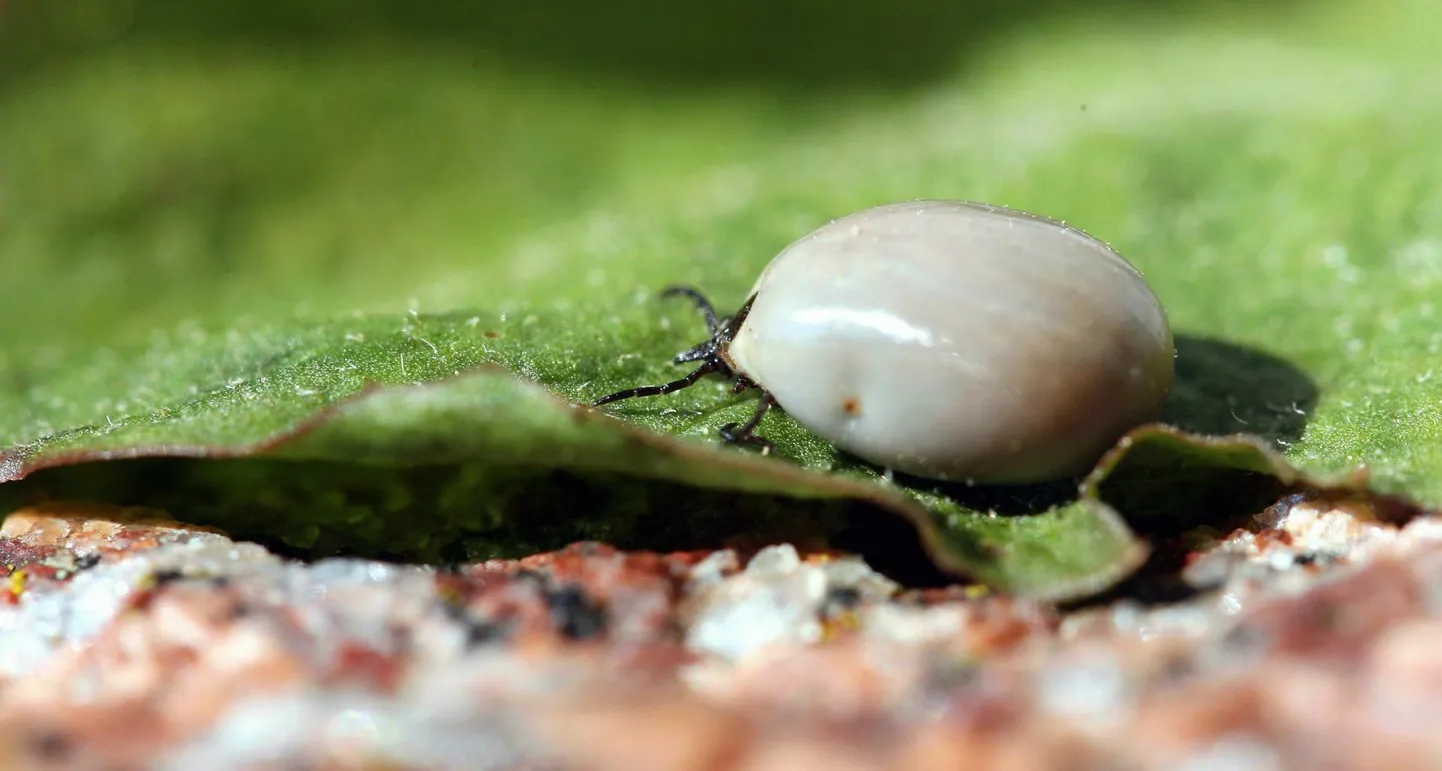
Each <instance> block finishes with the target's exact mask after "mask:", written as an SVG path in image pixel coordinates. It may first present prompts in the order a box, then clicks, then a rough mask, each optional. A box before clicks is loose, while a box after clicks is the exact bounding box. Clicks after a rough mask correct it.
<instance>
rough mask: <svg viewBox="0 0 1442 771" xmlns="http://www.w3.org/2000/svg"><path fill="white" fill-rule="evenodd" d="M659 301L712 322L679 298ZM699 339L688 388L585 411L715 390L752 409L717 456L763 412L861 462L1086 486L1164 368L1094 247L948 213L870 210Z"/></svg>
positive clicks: (1105, 257) (1057, 231)
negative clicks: (1086, 475)
mask: <svg viewBox="0 0 1442 771" xmlns="http://www.w3.org/2000/svg"><path fill="white" fill-rule="evenodd" d="M672 291H673V292H685V293H689V294H691V295H692V296H693V297H695V298H696V299H697V301H698V303H699V304H701V305H702V307H703V310H706V311H707V313H708V316H709V317H713V318H714V312H712V311H710V310H709V307H710V306H709V304H708V303H705V301H704V299H703V298H700V296H699V295H697V294H696V293H695V292H694V290H672ZM711 327H712V339H711V340H709V341H707V342H706V343H702V344H701V345H699V346H697V347H696V348H694V349H692V350H691V351H688V352H686V353H683V354H681V355H680V356H678V357H677V362H678V363H680V362H683V361H700V362H702V364H701V366H700V368H699V369H698V370H697V372H693V373H692V374H693V375H694V377H692V376H688V377H687V378H683V379H682V380H679V381H676V382H675V383H672V384H668V385H667V386H657V387H651V388H649V389H632V391H626V392H622V393H620V394H613V395H612V396H610V397H606V398H605V399H602V400H600V401H599V402H597V403H598V404H603V403H607V402H609V401H615V400H616V399H619V398H627V397H629V396H640V395H650V394H652V393H665V392H669V391H670V390H675V389H676V388H680V387H685V386H686V385H690V384H691V383H694V382H695V380H696V379H699V378H700V377H701V376H702V375H705V374H709V373H712V372H715V373H719V374H721V375H724V376H728V377H732V378H735V379H736V382H737V390H738V391H739V390H744V389H746V388H748V387H752V386H754V387H757V388H759V389H761V390H762V391H763V395H762V401H761V402H760V403H759V404H758V410H757V413H756V415H755V419H754V420H752V421H750V422H749V423H748V424H747V425H746V426H744V427H741V428H738V427H736V426H728V427H727V428H726V429H725V430H723V435H727V436H728V438H729V439H732V440H748V439H751V438H752V436H753V435H752V432H753V431H754V430H755V428H756V426H757V425H759V424H760V422H761V417H762V416H763V415H764V413H765V410H766V408H767V407H768V406H770V404H772V403H774V404H776V405H778V406H780V407H781V408H782V409H784V410H785V411H786V412H788V413H790V414H791V416H792V417H794V418H795V419H796V420H797V421H798V422H799V423H801V424H802V425H803V426H805V427H806V428H807V429H809V430H811V431H812V432H814V433H815V434H817V435H818V436H820V437H822V438H823V439H826V440H827V441H829V442H831V443H833V444H834V445H836V446H837V447H838V448H840V449H842V450H845V451H847V452H849V453H851V454H853V455H855V456H857V457H859V458H862V459H863V460H866V461H869V462H871V463H874V464H877V465H880V466H884V467H887V468H890V469H894V470H896V471H901V472H904V473H908V474H913V475H917V476H922V477H928V478H935V479H948V480H958V481H960V480H968V481H974V482H977V483H1022V482H1039V481H1046V480H1053V479H1060V478H1064V477H1067V476H1071V475H1075V474H1079V473H1082V472H1084V471H1086V470H1087V469H1088V468H1089V467H1090V466H1091V464H1093V463H1094V462H1095V461H1096V460H1097V458H1098V457H1099V456H1100V455H1101V454H1102V453H1103V452H1105V451H1106V449H1107V448H1108V447H1109V446H1111V445H1112V444H1113V443H1114V442H1115V441H1116V440H1117V439H1118V438H1119V437H1120V436H1121V435H1122V434H1123V433H1125V432H1126V431H1127V430H1128V429H1130V428H1132V427H1134V426H1136V425H1137V424H1139V423H1142V422H1145V421H1147V420H1149V419H1151V418H1152V417H1154V416H1155V415H1156V413H1157V412H1158V411H1159V410H1160V408H1161V405H1162V403H1163V401H1165V399H1166V396H1167V393H1168V391H1169V390H1170V388H1171V384H1172V378H1173V360H1174V357H1175V352H1174V347H1173V341H1172V334H1171V330H1170V327H1169V325H1168V322H1167V318H1166V314H1165V312H1164V311H1163V309H1162V307H1161V304H1160V303H1159V302H1158V300H1157V298H1156V296H1155V295H1154V294H1153V293H1152V291H1151V289H1150V288H1149V287H1148V286H1147V284H1146V282H1145V281H1144V280H1143V279H1142V276H1141V274H1140V273H1138V272H1137V271H1136V269H1135V268H1133V267H1132V266H1131V265H1130V264H1128V263H1127V262H1126V261H1125V260H1124V259H1122V257H1121V256H1120V255H1118V254H1117V253H1116V252H1114V251H1112V250H1111V249H1110V248H1109V247H1108V246H1107V245H1106V244H1104V243H1102V242H1101V241H1099V240H1097V239H1095V238H1092V237H1091V236H1089V235H1087V234H1085V233H1083V232H1081V231H1079V230H1076V229H1075V228H1071V227H1068V226H1065V225H1062V224H1061V223H1058V222H1056V221H1053V220H1050V219H1046V218H1044V217H1039V216H1036V215H1031V214H1026V213H1024V212H1019V211H1015V210H1011V209H1006V208H1002V207H997V206H989V205H985V204H977V203H967V202H956V201H914V202H908V203H899V204H890V205H886V206H879V207H876V208H873V209H867V210H865V211H861V212H858V213H856V214H852V215H850V216H847V217H842V218H841V219H837V220H834V221H832V222H830V223H828V224H826V225H824V226H822V227H821V228H820V229H818V230H816V231H814V232H812V233H810V234H809V235H807V236H805V237H803V238H801V239H800V240H798V241H796V242H795V243H793V244H791V245H790V246H788V247H787V248H786V249H785V250H783V251H782V252H781V253H780V254H779V255H777V257H776V258H775V259H774V260H772V262H771V264H770V265H768V266H767V268H766V269H765V270H764V271H763V272H762V274H761V276H760V277H759V278H758V279H757V281H756V284H755V286H754V287H753V288H752V290H751V294H750V296H749V298H748V300H747V302H746V304H745V305H744V306H743V308H742V310H741V311H740V312H738V313H737V314H736V315H735V316H734V317H731V318H727V319H723V320H719V321H716V322H715V323H713V324H712V325H711ZM698 373H699V374H698ZM662 389H665V390H662ZM643 392H644V393H643ZM753 441H754V440H753Z"/></svg>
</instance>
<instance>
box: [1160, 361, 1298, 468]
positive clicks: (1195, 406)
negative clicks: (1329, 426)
mask: <svg viewBox="0 0 1442 771" xmlns="http://www.w3.org/2000/svg"><path fill="white" fill-rule="evenodd" d="M1176 347H1177V365H1176V366H1177V370H1176V372H1177V374H1176V381H1175V383H1174V384H1173V386H1172V393H1171V397H1170V398H1169V399H1168V400H1167V403H1166V405H1165V406H1164V407H1163V409H1162V416H1161V420H1162V422H1164V423H1168V424H1171V425H1173V426H1176V427H1177V428H1180V429H1183V430H1186V431H1191V432H1193V433H1198V434H1213V435H1226V434H1240V433H1245V434H1254V435H1256V436H1259V437H1261V438H1263V439H1266V440H1267V441H1269V442H1271V443H1273V444H1274V445H1278V446H1280V447H1286V446H1287V445H1290V444H1291V443H1293V442H1295V441H1297V440H1298V439H1300V438H1301V437H1302V433H1303V432H1304V431H1305V430H1306V428H1307V419H1308V417H1310V415H1311V414H1312V410H1313V408H1315V407H1316V404H1317V396H1318V390H1317V385H1316V383H1315V382H1314V381H1313V380H1312V379H1311V378H1310V377H1309V376H1308V375H1307V373H1305V372H1303V371H1302V370H1301V369H1300V368H1298V367H1297V366H1296V365H1294V364H1292V363H1290V362H1288V361H1286V360H1285V359H1282V358H1279V357H1277V356H1274V355H1272V354H1270V353H1267V352H1265V351H1262V350H1260V349H1257V348H1253V347H1249V346H1245V345H1240V344H1238V343H1233V342H1228V341H1224V340H1218V339H1215V338H1208V337H1201V336H1198V335H1189V334H1181V335H1177V338H1176Z"/></svg>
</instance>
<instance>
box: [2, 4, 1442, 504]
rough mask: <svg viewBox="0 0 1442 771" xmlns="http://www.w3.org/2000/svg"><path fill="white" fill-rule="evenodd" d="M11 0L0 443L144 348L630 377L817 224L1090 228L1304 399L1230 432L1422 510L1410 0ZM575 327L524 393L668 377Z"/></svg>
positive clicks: (1433, 386)
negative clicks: (968, 205)
mask: <svg viewBox="0 0 1442 771" xmlns="http://www.w3.org/2000/svg"><path fill="white" fill-rule="evenodd" d="M0 8H3V10H0V25H3V27H0V330H3V332H0V334H3V335H4V339H3V342H0V385H4V386H5V388H4V389H3V392H4V393H5V394H8V396H7V397H6V398H7V399H9V401H0V405H8V406H6V407H5V409H6V410H8V411H9V413H10V419H9V420H8V421H7V424H8V423H13V425H7V428H8V435H9V436H10V437H12V438H14V439H15V440H33V439H36V438H39V437H40V436H42V435H44V434H45V433H46V432H48V431H51V430H57V429H63V428H64V427H66V426H70V425H85V424H91V425H99V426H106V425H108V424H109V423H110V421H111V420H114V421H121V420H122V419H124V418H125V416H126V413H127V409H128V410H129V411H130V412H132V413H135V414H136V415H140V414H142V413H145V412H146V411H149V410H155V409H158V408H159V407H160V406H164V405H167V404H171V403H173V402H175V401H176V400H177V399H179V398H180V397H181V396H183V389H182V388H181V386H180V385H174V387H173V388H172V389H171V391H169V392H166V393H164V394H161V395H160V396H153V397H149V398H147V399H141V398H140V397H138V396H136V397H135V398H130V397H132V396H134V394H126V393H120V394H119V395H118V396H115V395H109V394H107V384H108V383H110V382H113V381H114V379H115V377H116V375H115V374H114V373H115V372H117V371H123V370H124V366H123V365H122V364H115V360H119V361H121V362H124V361H127V360H128V359H126V358H125V357H127V356H135V354H134V353H133V351H132V352H131V353H125V352H124V351H125V350H131V349H124V348H122V347H120V346H118V345H117V341H120V340H124V339H128V340H132V341H139V343H138V344H140V345H144V343H145V341H146V339H147V336H149V335H151V334H152V331H153V330H169V331H170V332H169V334H171V335H172V337H170V338H168V340H169V345H170V346H171V348H164V346H160V347H158V348H157V350H160V349H164V350H165V351H167V353H166V354H165V355H166V356H169V355H170V353H169V351H172V350H173V349H174V348H175V347H180V348H183V343H181V342H177V341H183V340H185V339H187V337H186V335H188V334H189V332H188V331H187V330H193V329H196V328H198V325H206V326H209V327H211V328H217V329H221V330H226V329H230V330H233V332H232V334H234V335H238V336H239V337H237V340H236V343H237V347H239V348H241V349H242V350H243V349H244V346H243V345H240V342H241V341H243V340H244V339H246V338H245V337H244V334H245V333H244V332H243V331H234V330H245V329H247V328H248V327H247V325H248V324H250V323H253V322H256V321H271V320H276V319H280V318H283V317H289V316H293V315H304V316H311V317H317V316H318V317H328V316H336V315H343V314H347V313H350V312H353V311H384V312H392V313H402V312H404V311H407V310H419V311H421V312H438V311H445V310H449V309H460V310H463V311H465V312H471V309H474V310H475V312H477V313H481V312H482V311H484V312H485V313H494V314H497V315H501V314H505V313H507V312H508V311H517V312H519V311H521V310H522V309H528V310H525V311H524V313H523V314H522V315H523V316H524V315H525V314H529V313H532V312H536V313H540V314H541V315H542V316H544V317H545V318H547V319H550V322H553V323H557V324H569V325H571V326H573V327H579V326H586V327H587V329H570V330H569V332H570V333H574V335H575V337H574V338H572V339H573V340H580V339H582V338H584V337H585V336H586V334H583V333H589V330H590V329H591V328H595V327H598V326H604V327H605V329H606V331H607V333H610V332H615V333H616V334H617V335H618V336H619V335H622V334H624V335H626V341H628V342H626V343H625V345H629V346H632V347H633V349H634V350H640V343H639V341H641V340H643V339H646V338H645V335H647V334H649V330H652V329H654V328H655V323H656V322H655V316H656V314H657V310H656V308H655V306H654V305H648V304H647V303H648V302H649V301H648V299H647V297H648V294H647V293H648V292H650V291H653V290H654V289H656V288H657V287H658V286H659V285H660V284H662V283H665V282H669V281H697V282H699V283H701V284H702V285H703V286H705V287H706V288H707V289H708V291H712V292H713V293H714V294H715V295H716V296H717V300H718V302H719V303H720V304H721V305H729V304H734V303H737V302H739V301H740V300H741V299H742V294H743V293H744V291H745V288H746V286H748V285H749V283H750V282H751V280H752V279H753V278H754V276H755V274H756V272H757V270H758V269H759V268H760V266H761V265H764V263H765V262H766V261H767V260H768V259H769V258H770V257H771V255H773V254H774V253H775V252H776V251H777V250H778V249H779V248H781V247H782V246H784V245H785V244H786V243H787V242H788V241H790V240H791V239H793V238H795V237H797V236H799V235H801V234H802V233H804V232H806V231H807V230H809V229H811V228H812V227H815V226H816V225H817V224H819V223H820V222H821V221H824V219H826V218H828V217H834V216H837V215H840V214H843V213H846V212H849V211H853V210H856V209H859V208H862V207H865V206H869V205H873V204H877V203H882V202H885V201H891V200H898V199H905V198H918V197H948V198H970V199H981V200H987V201H991V202H996V203H1002V204H1007V205H1012V206H1017V207H1020V208H1025V209H1030V210H1033V211H1039V212H1042V213H1045V214H1048V215H1051V216H1054V217H1058V218H1063V219H1067V220H1069V221H1072V222H1074V223H1076V224H1078V225H1080V226H1081V227H1083V228H1085V229H1087V230H1090V231H1092V232H1093V233H1095V234H1096V235H1098V236H1100V237H1102V238H1104V239H1106V240H1109V241H1111V242H1112V243H1114V244H1115V245H1116V246H1118V247H1119V248H1120V250H1121V251H1122V252H1123V253H1124V254H1125V255H1127V256H1128V257H1129V258H1130V259H1132V260H1133V261H1134V262H1136V263H1137V264H1138V265H1139V266H1140V267H1141V268H1142V269H1143V270H1144V271H1145V272H1146V273H1147V276H1148V278H1149V280H1150V281H1151V282H1152V284H1153V286H1154V287H1155V288H1156V290H1157V292H1158V294H1159V295H1160V296H1161V297H1162V299H1163V302H1164V303H1165V304H1166V305H1167V307H1168V309H1169V313H1170V314H1171V315H1172V319H1173V322H1174V326H1176V327H1177V329H1179V330H1180V331H1182V332H1185V333H1188V334H1191V335H1195V336H1198V337H1205V338H1216V339H1220V340H1223V341H1226V342H1227V344H1228V345H1233V344H1235V346H1241V347H1245V348H1247V349H1255V350H1257V351H1261V352H1263V353H1266V354H1270V355H1275V356H1277V357H1280V359H1281V360H1283V361H1285V362H1286V363H1287V364H1288V365H1292V366H1295V367H1297V368H1299V369H1300V370H1301V371H1303V372H1305V373H1306V375H1307V376H1308V377H1310V378H1311V379H1312V380H1314V381H1315V385H1316V390H1317V391H1319V392H1320V396H1319V398H1318V399H1317V402H1316V404H1315V405H1313V404H1311V403H1310V402H1309V401H1307V400H1300V401H1299V400H1287V399H1282V400H1280V401H1278V402H1277V403H1271V402H1268V401H1266V400H1265V399H1263V398H1261V397H1259V396H1258V394H1261V393H1264V392H1265V389H1262V388H1257V387H1255V386H1256V383H1254V382H1252V381H1253V380H1255V378H1254V377H1252V373H1245V372H1244V373H1242V376H1240V377H1239V378H1238V381H1237V383H1240V384H1241V385H1236V384H1234V386H1235V387H1233V386H1229V388H1230V389H1231V390H1230V392H1229V394H1228V395H1226V401H1223V402H1222V403H1221V404H1220V405H1219V407H1220V408H1221V413H1222V415H1223V417H1224V418H1225V417H1226V415H1228V414H1230V415H1231V416H1232V417H1233V418H1235V421H1234V423H1231V424H1227V425H1226V426H1220V428H1232V429H1235V430H1256V426H1257V422H1256V421H1257V420H1262V421H1264V422H1270V423H1275V422H1278V421H1281V420H1283V419H1287V420H1291V419H1292V417H1295V416H1297V415H1303V414H1305V417H1306V419H1307V420H1308V421H1309V422H1308V423H1307V425H1306V428H1305V435H1304V436H1301V437H1300V438H1299V437H1298V436H1297V435H1296V434H1297V433H1299V432H1300V429H1299V431H1298V432H1284V433H1278V434H1277V436H1278V437H1279V438H1282V439H1285V440H1286V441H1287V442H1295V444H1294V445H1292V446H1291V449H1290V450H1289V457H1291V458H1292V459H1294V460H1296V461H1298V462H1300V463H1303V464H1304V465H1306V466H1307V468H1309V469H1315V470H1320V471H1331V470H1341V469H1348V468H1352V467H1354V466H1356V465H1358V464H1368V465H1371V466H1372V467H1373V468H1374V469H1377V470H1379V472H1380V474H1381V477H1382V479H1383V480H1384V482H1385V483H1386V486H1388V487H1389V488H1394V489H1395V488H1402V489H1408V490H1412V491H1415V492H1417V493H1418V494H1421V495H1424V497H1428V498H1429V499H1435V500H1439V501H1442V437H1439V433H1442V407H1439V405H1442V375H1436V374H1435V372H1434V366H1435V365H1434V364H1433V362H1434V360H1435V356H1436V355H1439V353H1442V337H1439V333H1438V332H1437V329H1438V324H1437V322H1436V313H1437V311H1436V307H1435V305H1434V302H1435V297H1436V296H1437V294H1438V291H1439V290H1442V246H1439V244H1442V153H1439V152H1437V151H1438V149H1439V147H1438V144H1439V142H1438V140H1437V137H1438V136H1442V78H1439V77H1438V73H1439V72H1442V66H1439V65H1442V60H1439V57H1438V54H1437V51H1436V48H1437V46H1436V41H1437V40H1438V39H1442V20H1439V16H1442V14H1438V13H1437V12H1436V0H1393V1H1392V2H1371V1H1367V0H1321V1H1319V2H1303V0H1293V1H1292V2H1261V3H1259V2H1241V0H1237V1H1236V2H1229V1H1227V0H1171V1H1170V2H1143V1H1142V0H1111V1H1110V2H1088V3H1065V2H1060V0H1057V1H1054V2H1034V3H1029V4H1001V3H987V2H955V3H942V2H921V1H920V0H910V1H908V2H892V3H882V2H876V3H867V2H859V1H856V0H839V1H837V2H827V3H821V2H809V1H807V0H769V1H768V0H739V1H737V2H728V3H677V2H664V1H663V0H632V1H631V2H624V3H620V2H618V3H586V2H573V1H571V0H528V2H522V3H479V2H478V3H472V4H459V3H428V4H420V3H404V2H399V0H387V1H385V2H382V1H380V0H363V1H360V2H340V1H339V0H307V1H301V2H275V1H267V2H258V3H246V4H239V3H217V2H182V0H131V1H130V2H125V1H123V0H73V1H71V2H56V1H55V0H6V1H5V4H4V5H3V6H0ZM675 318H676V319H678V320H679V319H682V318H691V317H688V316H682V315H677V316H675ZM513 321H514V319H513ZM692 321H693V322H694V318H692ZM175 330H180V332H179V333H178V334H177V333H176V332H175ZM683 332H684V334H682V333H683ZM156 334H159V333H156ZM657 334H658V335H659V334H660V333H659V332H658V333H657ZM690 334H694V330H681V331H678V332H675V333H668V336H666V337H665V338H664V339H661V338H660V337H656V338H654V339H649V341H648V343H647V347H646V349H645V350H646V355H647V356H648V357H650V356H652V355H653V354H655V355H659V353H660V352H662V351H664V350H667V346H670V345H672V344H674V343H677V342H678V341H680V340H681V339H682V338H684V337H685V336H686V335H690ZM591 337H592V339H591V340H590V343H589V345H588V346H585V347H582V346H581V344H580V343H575V344H574V345H573V347H571V348H567V349H565V350H560V349H557V350H555V351H550V352H548V353H549V355H551V357H552V359H553V360H554V361H556V362H558V363H559V364H558V366H557V368H556V370H555V371H551V372H545V371H541V372H539V375H541V376H544V377H546V378H549V379H550V382H552V383H559V384H560V385H561V386H562V387H563V388H564V389H570V390H571V391H573V392H576V393H579V391H576V389H580V388H582V387H585V388H588V389H591V390H594V389H596V388H599V387H601V386H602V385H605V386H610V385H613V383H612V382H610V381H606V382H601V381H599V380H596V379H595V378H599V377H602V376H604V377H609V378H613V379H614V380H615V382H616V383H620V382H622V381H624V380H628V379H632V380H633V379H636V378H640V377H652V376H655V375H657V374H660V373H661V372H662V371H664V369H665V362H664V361H662V360H659V359H658V360H657V362H658V363H657V364H656V369H655V370H654V371H652V370H644V371H643V370H642V369H638V368H636V367H639V365H636V366H635V367H632V365H630V364H628V365H626V366H627V367H632V368H630V369H626V368H622V367H617V366H614V364H615V361H616V359H615V358H612V357H614V356H619V355H621V354H619V353H616V351H618V349H620V348H621V347H623V342H622V341H621V340H620V339H603V338H598V337H595V336H594V335H592V336H591ZM673 338H675V339H673ZM568 345H571V343H568ZM260 348H264V346H260ZM251 353H254V351H251ZM256 355H257V356H258V355H259V354H256ZM183 359H184V357H183V356H177V357H173V358H168V359H165V360H166V361H177V360H183ZM136 360H137V361H138V360H139V359H138V358H137V359H136ZM622 360H623V361H624V358H623V359H622ZM578 362H580V363H579V364H578ZM183 363H184V362H183V361H182V364H183ZM562 365H564V366H562ZM137 366H139V365H137ZM247 366H250V365H249V364H247ZM603 371H604V372H603ZM606 372H608V373H610V374H604V373H606ZM87 373H88V374H87ZM523 374H527V375H532V374H537V373H533V372H527V373H523ZM222 375H223V376H224V377H229V376H231V375H233V373H222ZM593 376H594V377H593ZM87 377H88V378H90V380H91V381H93V382H88V383H87V384H85V385H84V387H80V386H77V387H76V388H75V389H73V390H74V391H75V393H76V394H78V395H73V396H71V395H64V396H57V395H56V388H57V387H58V386H57V385H56V384H64V383H69V382H73V381H78V380H81V379H84V378H87ZM224 377H222V376H216V378H212V379H218V382H220V383H224V382H225V379H224ZM1249 378H1251V379H1250V380H1249ZM202 385H204V386H205V387H212V386H213V385H214V384H213V383H210V382H209V381H206V382H205V383H202ZM191 387H192V388H194V386H193V385H192V386H191ZM110 390H113V391H123V390H124V389H121V388H118V387H116V388H111V389H110ZM137 393H139V391H138V390H137ZM588 393H589V391H588ZM1233 396H1235V399H1236V401H1233V400H1232V399H1233ZM697 398H698V399H704V398H707V395H704V394H703V395H700V396H698V397H697ZM1303 402H1306V403H1303ZM680 403H682V404H685V403H688V402H685V400H684V399H683V401H682V402H680ZM1314 408H1315V410H1314ZM16 415H18V416H19V417H18V418H17V417H15V416H16ZM1278 416H1281V417H1278ZM1289 416H1292V417H1289ZM657 420H658V421H659V420H660V419H659V418H657ZM1222 422H1223V423H1225V422H1226V421H1225V420H1223V421H1222ZM1293 422H1294V423H1295V422H1297V421H1295V420H1293ZM653 426H654V427H660V428H666V429H667V430H679V429H677V428H676V427H675V426H669V427H668V426H665V425H663V424H662V423H661V422H656V423H654V424H653ZM1264 433H1265V432H1264ZM1274 433H1276V432H1274Z"/></svg>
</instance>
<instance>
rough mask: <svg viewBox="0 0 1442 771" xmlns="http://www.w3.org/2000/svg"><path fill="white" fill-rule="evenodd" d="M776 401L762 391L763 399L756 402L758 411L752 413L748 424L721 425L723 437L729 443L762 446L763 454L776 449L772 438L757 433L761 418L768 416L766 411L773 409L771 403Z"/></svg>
mask: <svg viewBox="0 0 1442 771" xmlns="http://www.w3.org/2000/svg"><path fill="white" fill-rule="evenodd" d="M775 403H776V400H775V399H773V398H772V397H771V394H769V393H766V392H765V391H762V392H761V399H760V400H759V401H757V402H756V412H755V413H754V414H752V415H751V419H750V420H748V421H746V425H744V426H740V427H737V425H736V424H735V423H727V424H726V425H724V426H722V427H721V438H722V439H724V440H725V441H726V442H727V443H728V444H749V445H753V446H756V447H760V448H761V453H762V454H763V455H765V454H767V453H770V452H771V451H772V450H775V449H776V445H775V444H774V443H773V442H772V441H771V440H769V439H766V438H764V437H760V436H757V435H756V429H757V428H758V427H759V426H760V425H761V419H762V418H763V417H765V416H766V411H767V410H769V409H771V405H773V404H775Z"/></svg>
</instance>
